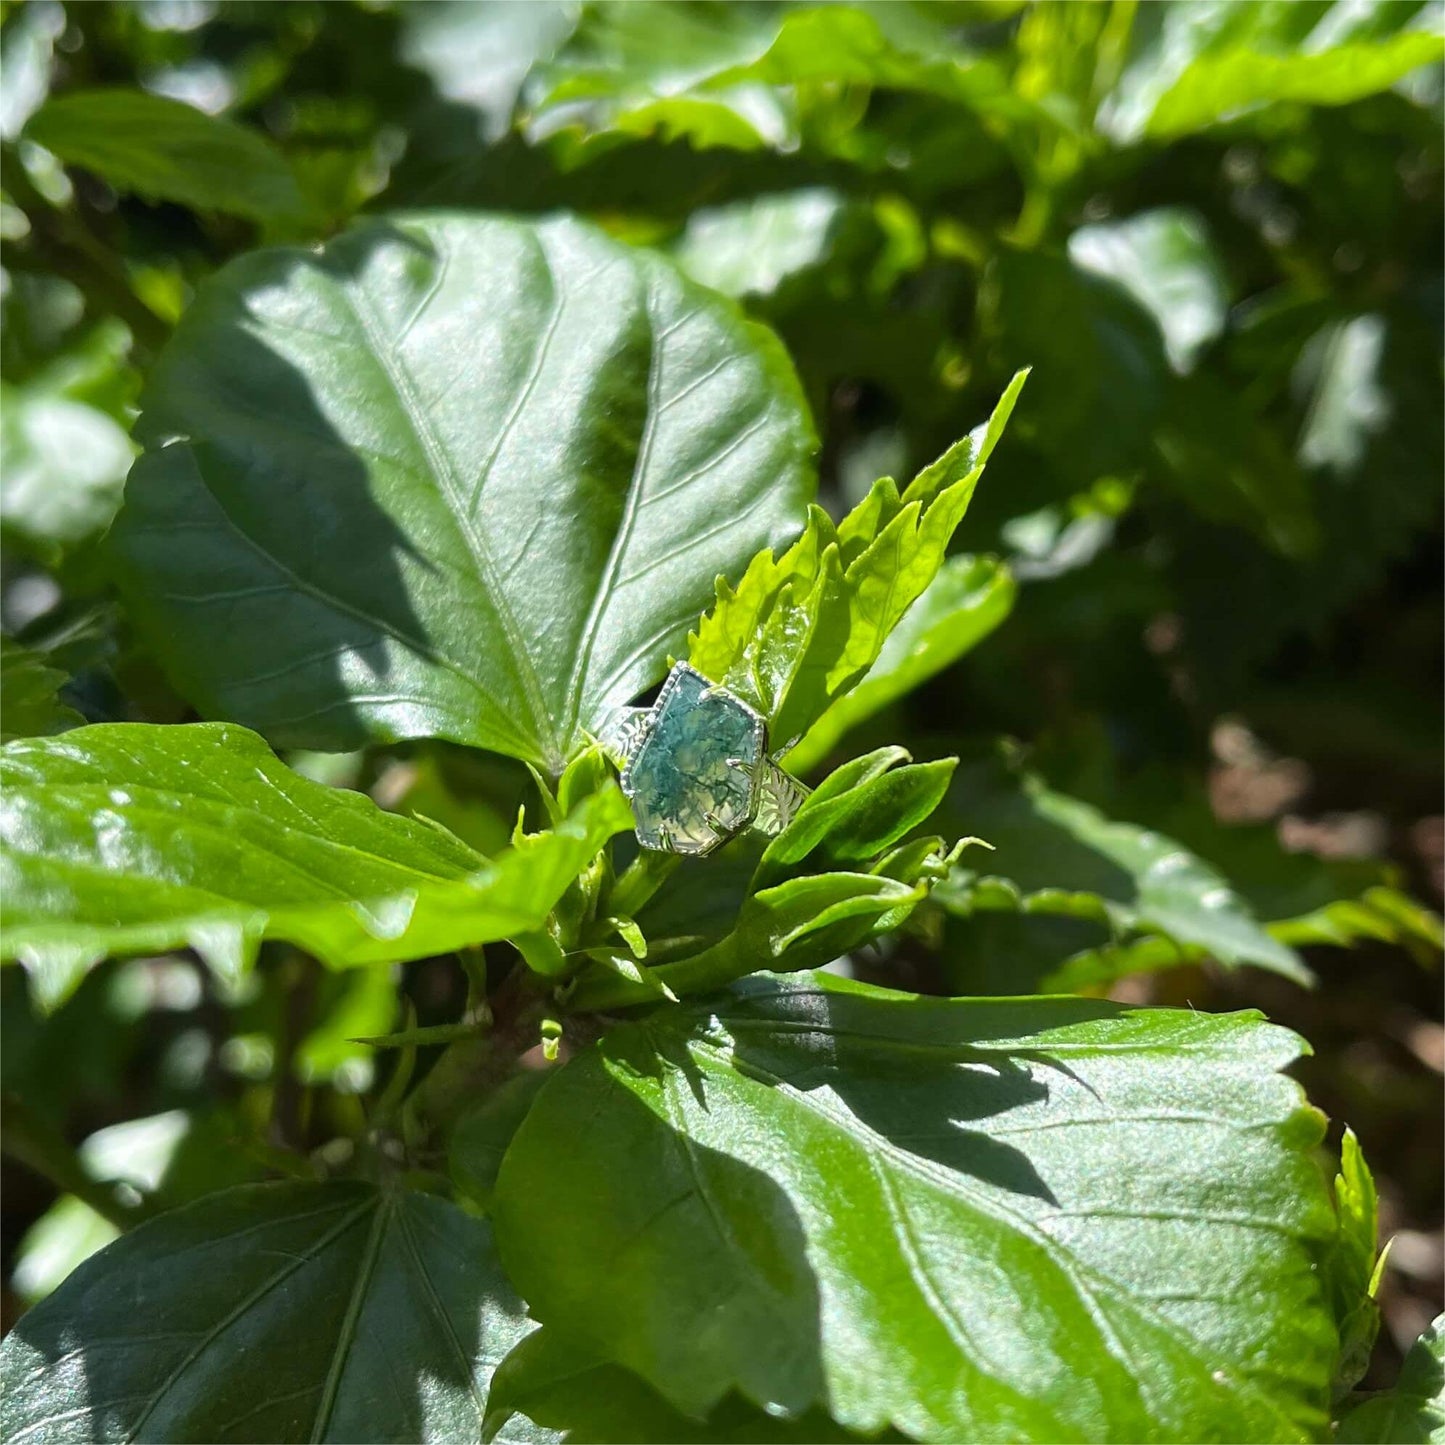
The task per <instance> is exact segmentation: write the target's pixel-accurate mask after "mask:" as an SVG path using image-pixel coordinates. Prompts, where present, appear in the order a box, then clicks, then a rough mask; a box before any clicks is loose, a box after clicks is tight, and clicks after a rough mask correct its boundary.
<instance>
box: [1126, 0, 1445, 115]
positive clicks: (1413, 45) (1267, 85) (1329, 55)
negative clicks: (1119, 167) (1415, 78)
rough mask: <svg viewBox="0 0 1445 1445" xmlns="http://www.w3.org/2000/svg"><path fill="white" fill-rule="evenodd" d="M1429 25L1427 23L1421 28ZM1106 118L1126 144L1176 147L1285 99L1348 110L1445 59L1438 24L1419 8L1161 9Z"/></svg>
mask: <svg viewBox="0 0 1445 1445" xmlns="http://www.w3.org/2000/svg"><path fill="white" fill-rule="evenodd" d="M1422 21H1423V22H1424V23H1421V22H1422ZM1130 51H1131V55H1130V58H1129V62H1128V65H1127V67H1126V68H1125V71H1124V73H1123V75H1122V77H1121V78H1120V82H1119V84H1118V85H1117V86H1116V88H1115V90H1114V91H1113V93H1112V94H1111V95H1109V97H1108V98H1107V100H1106V101H1105V104H1104V107H1103V109H1102V112H1101V115H1100V121H1101V126H1102V128H1103V129H1104V130H1105V131H1106V132H1107V133H1108V134H1109V135H1110V136H1112V137H1113V139H1115V140H1116V141H1119V142H1121V143H1124V144H1128V143H1131V142H1134V141H1138V140H1140V139H1141V138H1143V137H1146V136H1147V137H1150V138H1154V139H1161V140H1162V139H1170V138H1174V137H1178V136H1180V135H1184V134H1187V133H1189V132H1191V131H1196V130H1202V129H1204V128H1205V127H1207V126H1210V125H1213V124H1215V123H1217V122H1219V121H1224V120H1232V119H1235V118H1237V117H1240V116H1242V115H1245V114H1247V113H1249V112H1251V111H1255V110H1258V109H1260V108H1262V107H1264V106H1267V105H1269V104H1271V103H1273V102H1276V101H1284V102H1294V103H1296V104H1301V103H1302V104H1305V105H1344V104H1348V103H1349V102H1350V101H1353V100H1358V99H1360V98H1361V97H1363V96H1366V95H1371V94H1373V93H1374V92H1376V91H1380V90H1385V89H1387V88H1388V87H1390V86H1392V85H1394V84H1395V83H1396V82H1397V81H1398V80H1400V79H1401V78H1402V77H1404V76H1405V75H1407V74H1409V73H1410V72H1411V71H1412V70H1415V69H1417V68H1419V67H1420V66H1423V65H1428V64H1430V63H1431V62H1432V61H1434V62H1436V63H1438V62H1439V59H1440V56H1441V54H1442V47H1441V40H1440V37H1439V34H1438V20H1437V19H1436V17H1434V16H1432V15H1431V14H1430V13H1429V11H1428V10H1425V11H1421V10H1419V9H1418V8H1417V7H1415V6H1410V5H1381V6H1375V5H1349V4H1340V3H1337V4H1329V5H1319V6H1298V5H1265V4H1238V5H1222V6H1217V7H1201V6H1192V7H1191V6H1183V7H1173V6H1159V7H1149V8H1148V9H1147V10H1144V11H1141V12H1139V13H1138V14H1137V16H1136V18H1135V21H1134V25H1133V33H1132V35H1131V36H1130Z"/></svg>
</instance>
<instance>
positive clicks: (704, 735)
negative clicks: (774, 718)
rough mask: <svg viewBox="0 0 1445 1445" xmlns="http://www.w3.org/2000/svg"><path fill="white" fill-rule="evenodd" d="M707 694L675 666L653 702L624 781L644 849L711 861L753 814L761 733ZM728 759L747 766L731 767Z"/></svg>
mask: <svg viewBox="0 0 1445 1445" xmlns="http://www.w3.org/2000/svg"><path fill="white" fill-rule="evenodd" d="M711 687H712V684H711V683H709V682H708V680H707V679H706V678H705V677H703V675H702V674H701V673H699V672H695V671H694V670H693V669H692V668H690V667H689V666H688V665H687V664H686V663H684V662H680V663H678V664H677V666H676V667H674V668H673V670H672V671H671V672H670V673H669V674H668V678H667V681H666V682H665V683H664V684H663V687H662V691H661V692H660V693H659V694H658V698H657V703H656V705H655V709H654V721H653V724H652V727H651V728H650V729H649V730H648V733H647V736H646V737H645V738H644V739H643V741H642V744H641V746H640V747H639V748H638V750H637V752H636V754H635V755H634V756H633V758H632V760H631V762H629V763H628V765H627V768H626V770H625V771H624V772H623V774H622V791H623V792H624V793H626V794H627V796H628V797H629V798H630V799H631V800H632V811H633V814H634V816H635V817H636V819H637V837H638V840H639V841H640V842H641V843H642V845H643V847H645V848H657V849H663V850H666V851H668V852H674V853H709V852H711V851H712V850H713V849H714V848H716V847H717V846H718V845H719V844H720V843H724V842H726V841H727V839H728V838H730V837H731V836H732V835H733V834H734V833H737V832H741V830H742V829H744V828H746V827H747V826H748V824H749V823H751V822H752V820H753V816H754V814H755V813H756V812H757V809H758V780H759V778H760V776H761V769H760V768H759V766H758V764H759V763H761V762H762V759H763V752H764V749H765V748H766V746H767V730H766V728H765V727H764V724H763V720H762V718H761V717H759V716H758V714H757V713H755V712H754V711H753V710H752V708H750V707H748V706H747V704H746V703H743V702H740V701H739V700H738V699H737V698H735V697H733V696H732V695H731V694H730V693H726V692H710V691H709V689H710V688H711ZM729 758H735V759H740V760H741V761H742V762H743V763H744V764H745V765H746V766H743V767H729V766H728V759H729ZM709 814H711V815H712V817H713V819H715V820H716V822H717V825H718V826H717V827H716V828H715V827H714V826H713V824H712V823H711V822H710V821H709V819H708V815H709Z"/></svg>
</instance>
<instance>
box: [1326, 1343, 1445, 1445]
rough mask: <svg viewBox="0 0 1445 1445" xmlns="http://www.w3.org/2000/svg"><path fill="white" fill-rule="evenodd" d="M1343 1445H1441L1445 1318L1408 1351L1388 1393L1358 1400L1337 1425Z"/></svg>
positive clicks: (1444, 1424)
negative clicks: (1395, 1381)
mask: <svg viewBox="0 0 1445 1445" xmlns="http://www.w3.org/2000/svg"><path fill="white" fill-rule="evenodd" d="M1335 1439H1336V1440H1339V1441H1340V1442H1342V1445H1439V1442H1440V1441H1441V1440H1445V1315H1439V1316H1437V1317H1436V1319H1435V1320H1434V1322H1433V1323H1432V1324H1431V1326H1430V1328H1429V1329H1428V1330H1426V1331H1425V1333H1424V1334H1423V1335H1421V1336H1420V1338H1419V1339H1418V1340H1416V1341H1415V1343H1414V1344H1413V1345H1412V1346H1411V1347H1410V1352H1409V1354H1407V1355H1406V1356H1405V1363H1404V1364H1403V1365H1401V1366H1400V1378H1399V1381H1398V1382H1397V1383H1396V1385H1395V1388H1394V1389H1393V1390H1382V1391H1381V1392H1380V1393H1379V1394H1375V1395H1367V1396H1364V1397H1363V1398H1360V1399H1358V1400H1357V1401H1356V1402H1355V1403H1354V1404H1353V1405H1351V1407H1350V1408H1349V1409H1348V1410H1346V1411H1345V1413H1344V1415H1343V1416H1342V1417H1341V1419H1340V1423H1339V1426H1338V1427H1337V1431H1336V1434H1335Z"/></svg>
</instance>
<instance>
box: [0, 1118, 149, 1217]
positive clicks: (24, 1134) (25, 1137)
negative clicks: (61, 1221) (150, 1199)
mask: <svg viewBox="0 0 1445 1445" xmlns="http://www.w3.org/2000/svg"><path fill="white" fill-rule="evenodd" d="M0 1150H3V1151H4V1152H5V1153H6V1154H8V1155H9V1156H10V1157H11V1158H12V1159H15V1160H17V1161H18V1162H19V1163H21V1164H24V1165H25V1166H26V1167H27V1168H28V1169H32V1170H34V1172H35V1173H36V1174H39V1175H40V1176H41V1178H42V1179H46V1180H48V1181H49V1182H50V1183H51V1184H53V1185H54V1186H55V1188H56V1189H57V1190H58V1191H59V1192H60V1193H61V1194H73V1195H74V1196H75V1197H76V1198H77V1199H79V1200H80V1201H81V1202H82V1203H83V1204H88V1205H89V1206H90V1207H91V1208H92V1209H93V1210H95V1212H96V1213H97V1214H98V1215H100V1217H101V1218H102V1219H104V1220H106V1221H107V1222H108V1223H110V1224H113V1225H115V1227H116V1228H117V1229H129V1228H130V1227H131V1226H132V1225H133V1224H137V1223H139V1222H140V1220H141V1219H143V1218H144V1217H145V1210H144V1208H143V1207H142V1206H140V1205H131V1204H127V1203H125V1201H124V1200H123V1199H122V1198H121V1197H120V1194H119V1192H118V1191H117V1189H116V1186H115V1185H114V1184H107V1183H104V1182H102V1181H101V1180H98V1179H92V1178H91V1177H90V1175H89V1174H88V1173H86V1170H85V1166H84V1165H83V1164H81V1162H80V1159H79V1157H78V1156H77V1154H76V1152H75V1150H74V1149H72V1148H71V1147H70V1145H69V1144H67V1143H66V1142H65V1139H64V1137H63V1136H62V1135H61V1133H60V1131H59V1130H58V1129H56V1128H55V1127H54V1126H53V1125H52V1124H49V1123H47V1122H46V1121H45V1120H44V1119H42V1118H40V1117H39V1115H37V1114H36V1113H35V1111H34V1110H33V1109H31V1108H30V1106H29V1105H28V1104H26V1103H24V1102H23V1101H22V1100H21V1099H19V1098H17V1097H16V1096H15V1095H13V1094H7V1095H6V1096H5V1110H4V1123H3V1125H0Z"/></svg>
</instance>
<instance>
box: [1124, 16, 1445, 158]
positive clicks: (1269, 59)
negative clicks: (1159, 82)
mask: <svg viewBox="0 0 1445 1445" xmlns="http://www.w3.org/2000/svg"><path fill="white" fill-rule="evenodd" d="M1442 58H1445V39H1442V37H1441V36H1440V35H1438V34H1433V33H1431V32H1429V31H1426V30H1408V31H1403V32H1401V33H1400V34H1398V35H1392V36H1389V37H1387V38H1385V39H1382V40H1378V41H1365V42H1360V41H1356V42H1351V43H1347V44H1344V45H1337V46H1334V47H1332V48H1330V49H1327V50H1322V51H1317V52H1315V53H1314V54H1308V53H1306V54H1301V53H1298V52H1295V53H1292V54H1291V53H1283V54H1266V53H1262V52H1260V51H1255V50H1249V49H1244V48H1242V47H1232V48H1229V49H1223V50H1219V51H1216V52H1214V53H1212V54H1209V55H1202V56H1200V57H1199V58H1198V59H1197V60H1195V61H1194V63H1193V64H1192V65H1190V67H1189V69H1188V70H1186V71H1185V72H1184V74H1183V75H1181V76H1180V77H1179V79H1178V80H1177V81H1175V83H1174V84H1173V85H1172V86H1171V87H1170V88H1169V90H1167V91H1166V92H1165V93H1164V95H1163V96H1161V97H1160V100H1159V103H1158V105H1156V106H1155V107H1154V113H1153V114H1152V115H1151V116H1150V117H1149V123H1148V126H1147V128H1146V134H1147V135H1148V137H1149V138H1150V139H1151V140H1172V139H1175V138H1177V137H1179V136H1182V135H1189V134H1190V133H1191V132H1194V131H1198V130H1203V129H1204V128H1205V127H1207V126H1210V125H1214V124H1216V123H1218V122H1220V121H1226V120H1232V119H1234V118H1236V117H1237V116H1239V115H1242V114H1244V113H1246V112H1248V111H1250V110H1253V109H1255V108H1256V107H1259V106H1262V105H1269V104H1272V103H1275V102H1279V101H1293V102H1296V103H1302V104H1305V105H1347V104H1349V102H1350V101H1352V100H1359V99H1361V98H1362V97H1364V96H1367V95H1374V94H1375V93H1376V92H1377V91H1381V90H1387V89H1388V88H1389V87H1390V86H1392V85H1394V84H1395V82H1396V81H1397V80H1400V79H1402V78H1403V77H1405V76H1407V75H1409V74H1410V72H1411V71H1413V70H1418V69H1420V67H1421V66H1424V65H1436V66H1438V65H1439V64H1440V62H1441V59H1442Z"/></svg>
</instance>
